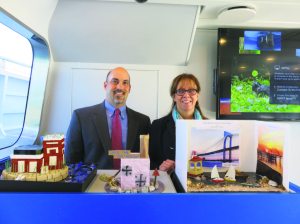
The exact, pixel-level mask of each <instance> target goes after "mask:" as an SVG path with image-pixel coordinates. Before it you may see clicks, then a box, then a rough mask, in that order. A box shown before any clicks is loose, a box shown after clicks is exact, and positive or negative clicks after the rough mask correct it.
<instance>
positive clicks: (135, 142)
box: [65, 67, 150, 169]
mask: <svg viewBox="0 0 300 224" xmlns="http://www.w3.org/2000/svg"><path fill="white" fill-rule="evenodd" d="M104 89H105V91H106V98H105V100H104V101H103V102H102V103H100V104H97V105H94V106H91V107H85V108H80V109H77V110H75V111H74V112H73V114H72V118H71V122H70V125H69V128H68V132H67V136H66V146H65V160H66V162H67V163H77V162H83V163H88V164H90V163H94V164H95V165H96V166H97V168H99V169H112V168H113V157H112V156H109V155H108V150H111V149H112V142H111V135H112V127H113V125H112V120H113V115H114V110H115V109H116V108H119V109H120V111H121V112H120V113H121V114H120V117H121V126H122V147H123V148H122V149H128V150H131V151H132V152H139V146H140V143H139V139H140V135H143V134H148V131H149V127H150V119H149V117H148V116H146V115H144V114H141V113H138V112H136V111H134V110H132V109H130V108H128V107H126V99H127V97H128V94H129V93H130V89H131V85H130V76H129V73H128V71H127V70H126V69H124V68H122V67H118V68H115V69H112V70H111V71H110V72H109V73H108V74H107V77H106V81H105V82H104Z"/></svg>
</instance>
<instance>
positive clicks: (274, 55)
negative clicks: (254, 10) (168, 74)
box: [217, 28, 300, 121]
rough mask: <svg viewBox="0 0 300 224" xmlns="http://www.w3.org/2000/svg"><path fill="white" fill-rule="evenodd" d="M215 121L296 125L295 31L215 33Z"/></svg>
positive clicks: (299, 91)
mask: <svg viewBox="0 0 300 224" xmlns="http://www.w3.org/2000/svg"><path fill="white" fill-rule="evenodd" d="M217 119H245V120H282V121H289V120H300V30H291V29H260V28H257V29H233V28H220V29H219V30H218V68H217Z"/></svg>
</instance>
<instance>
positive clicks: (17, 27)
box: [0, 9, 49, 161]
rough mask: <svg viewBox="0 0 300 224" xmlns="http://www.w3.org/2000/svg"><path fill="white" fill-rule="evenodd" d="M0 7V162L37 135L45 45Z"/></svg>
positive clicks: (46, 61)
mask: <svg viewBox="0 0 300 224" xmlns="http://www.w3.org/2000/svg"><path fill="white" fill-rule="evenodd" d="M1 10H2V9H1ZM1 10H0V161H3V160H2V159H3V158H6V157H7V156H9V155H10V154H12V151H13V149H14V148H15V147H16V146H19V145H31V144H34V142H35V140H36V138H37V135H38V131H39V125H40V119H41V111H42V104H43V99H44V91H45V86H46V78H47V74H48V68H49V48H48V46H47V44H46V42H45V41H44V40H43V38H41V37H40V36H39V35H38V34H36V33H34V32H33V31H32V30H30V29H28V28H27V27H24V26H23V25H22V24H21V23H20V22H19V21H16V20H15V19H13V18H11V17H10V16H8V14H6V12H5V11H1Z"/></svg>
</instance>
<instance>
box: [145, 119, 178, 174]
mask: <svg viewBox="0 0 300 224" xmlns="http://www.w3.org/2000/svg"><path fill="white" fill-rule="evenodd" d="M149 156H150V161H151V169H155V168H159V166H160V164H161V163H162V162H163V161H165V160H166V159H170V160H175V122H174V120H173V118H172V114H171V113H170V114H168V115H167V116H165V117H162V118H160V119H157V120H154V121H153V123H152V125H151V128H150V141H149Z"/></svg>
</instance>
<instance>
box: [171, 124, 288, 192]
mask: <svg viewBox="0 0 300 224" xmlns="http://www.w3.org/2000/svg"><path fill="white" fill-rule="evenodd" d="M287 130H288V126H287V125H285V124H282V123H274V122H262V121H221V120H216V121H178V123H176V135H177V136H182V137H181V138H177V139H176V149H177V150H176V170H175V173H176V176H177V178H178V180H179V182H180V184H181V187H182V189H183V190H184V192H288V191H289V184H288V183H289V181H288V172H287V171H288V167H287V164H288V163H287V156H288V153H287V152H288V147H289V146H288V144H286V143H287V138H288V134H287Z"/></svg>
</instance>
